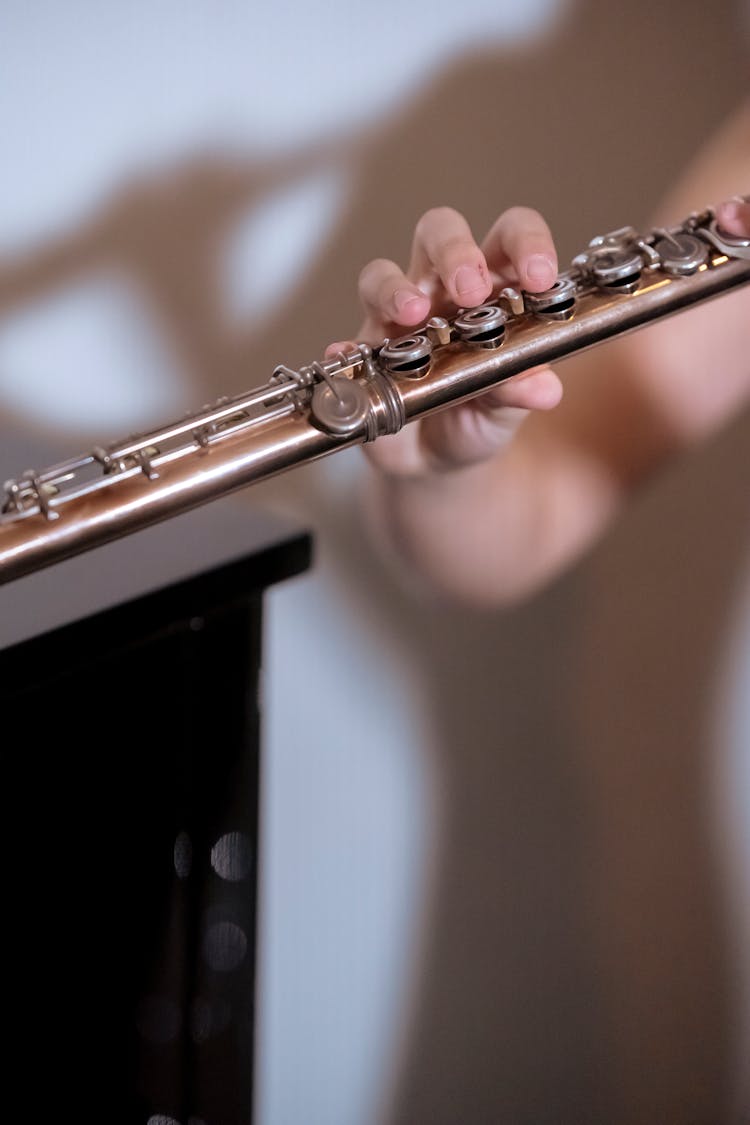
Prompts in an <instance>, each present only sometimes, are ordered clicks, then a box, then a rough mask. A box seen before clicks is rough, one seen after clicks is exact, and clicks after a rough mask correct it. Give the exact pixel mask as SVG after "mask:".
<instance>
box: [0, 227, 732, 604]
mask: <svg viewBox="0 0 750 1125" xmlns="http://www.w3.org/2000/svg"><path fill="white" fill-rule="evenodd" d="M748 283H750V239H748V238H737V237H734V236H732V235H730V234H728V233H727V232H726V231H724V230H722V229H721V228H720V227H719V226H718V224H717V222H716V216H715V212H714V210H713V208H710V207H709V208H707V209H706V210H704V211H702V212H700V213H698V212H696V213H693V214H691V215H689V216H688V217H687V218H686V219H685V220H684V221H683V222H682V223H680V224H678V225H676V226H672V227H669V228H659V229H654V230H652V231H650V232H649V233H647V234H640V233H639V232H638V231H636V230H634V229H633V228H631V227H624V228H622V229H621V230H616V231H613V232H611V233H610V234H606V235H600V236H597V237H596V238H593V239H592V240H591V242H590V243H589V245H588V247H587V248H586V250H585V251H583V253H581V254H578V255H577V256H576V257H575V258H573V260H572V262H571V264H570V267H569V268H568V269H567V270H565V271H564V272H562V273H560V274H559V275H558V278H557V280H556V282H555V284H554V285H553V286H552V288H551V289H548V290H547V291H546V292H544V293H528V292H525V291H523V290H518V289H514V288H511V287H507V288H504V289H502V290H501V291H500V292H499V293H498V294H497V296H496V297H495V298H494V299H493V300H492V301H491V302H489V303H486V304H484V305H481V306H480V307H478V308H473V309H461V310H458V312H457V314H456V315H455V316H454V317H453V318H451V319H446V318H443V317H432V318H431V319H430V320H428V321H427V323H426V324H425V326H424V327H423V328H421V329H419V330H417V331H415V332H412V333H410V334H409V335H405V336H402V337H399V338H398V339H386V340H384V341H383V342H382V343H381V344H380V345H379V346H377V347H370V346H368V345H367V344H364V343H360V344H357V345H356V346H352V347H351V348H350V349H348V350H346V351H342V352H340V353H339V354H338V355H337V356H335V357H332V358H326V359H323V360H318V361H315V362H313V363H310V364H308V365H305V366H303V367H300V368H299V369H298V370H293V369H292V368H290V367H286V366H284V365H281V366H279V367H277V368H276V369H275V370H274V372H273V374H272V375H271V378H270V380H269V381H268V382H267V383H265V384H263V385H262V386H259V387H257V388H256V389H254V390H251V391H249V392H248V393H247V394H242V395H238V396H236V397H232V398H222V399H219V400H218V401H217V402H215V403H214V404H213V405H212V406H209V407H207V408H204V409H203V410H201V411H199V412H197V413H194V414H189V415H188V416H187V417H185V418H183V419H182V420H179V421H175V422H173V423H172V424H170V425H167V426H164V427H162V428H160V429H155V430H152V431H151V432H148V433H142V434H137V435H133V436H131V437H128V438H126V439H125V440H123V441H119V442H116V443H114V444H110V445H108V446H96V447H94V448H93V449H92V450H91V451H90V452H89V453H85V454H83V455H81V456H80V457H74V458H72V459H70V460H67V461H63V462H61V463H60V464H57V465H54V466H52V467H51V468H48V469H45V470H44V471H42V472H35V471H33V470H28V471H26V472H24V473H23V474H22V475H21V476H19V477H17V478H16V479H14V480H10V481H8V482H7V483H6V484H5V493H4V498H3V503H2V508H1V509H0V584H4V583H7V582H10V581H12V580H14V579H16V578H20V577H22V576H23V575H26V574H30V573H32V572H34V571H38V570H41V569H42V568H44V567H47V566H50V565H52V564H54V563H57V562H60V561H62V560H63V559H66V558H70V557H72V556H74V555H78V554H81V553H83V552H84V551H87V550H90V549H91V548H93V547H97V546H100V545H102V544H104V543H107V542H110V541H112V540H115V539H118V538H121V537H122V536H125V535H128V534H130V533H132V532H135V531H138V530H140V529H142V528H145V527H148V526H150V525H152V524H155V523H158V522H160V521H162V520H165V519H168V518H170V517H172V516H175V515H178V514H180V513H181V512H185V511H187V510H189V509H192V508H196V507H198V506H199V505H202V504H205V503H207V502H209V501H211V500H214V499H217V498H218V497H221V496H224V495H227V494H228V493H230V492H233V491H235V490H237V489H240V488H244V487H246V486H247V485H250V484H253V483H255V482H258V481H261V480H264V479H267V478H269V477H271V476H275V475H277V474H279V473H282V472H285V471H286V470H289V469H293V468H295V467H297V466H299V465H302V464H304V463H308V462H311V461H314V460H317V459H318V458H321V457H324V456H326V455H327V454H329V453H334V452H335V451H336V450H339V449H346V448H348V447H350V446H352V445H355V444H357V443H364V442H371V441H376V440H377V439H378V438H379V437H381V436H383V435H385V434H395V433H396V432H397V431H398V430H400V429H401V428H402V427H403V426H404V425H406V424H407V423H408V422H411V421H414V420H415V419H418V418H421V417H423V416H425V415H427V414H430V413H432V412H434V411H436V410H440V409H442V408H444V407H447V406H450V405H453V404H456V403H459V402H463V401H466V400H467V399H470V398H472V397H473V396H475V395H479V394H481V393H482V392H483V391H487V390H488V389H489V388H491V387H494V386H496V385H497V384H499V383H502V382H504V381H505V380H507V379H511V378H513V376H514V375H519V374H520V373H522V372H524V371H527V370H528V369H529V368H531V367H536V366H538V365H540V364H546V363H553V362H555V361H556V360H559V359H562V358H564V357H566V356H569V355H571V354H573V353H574V352H579V351H582V350H584V349H586V348H590V347H592V346H594V345H596V344H599V343H602V342H604V341H606V340H608V339H611V338H612V337H614V336H619V335H621V334H623V333H625V332H630V331H632V330H634V329H638V328H642V327H644V326H646V325H648V324H649V323H651V322H653V321H655V320H658V319H661V318H663V317H667V316H670V315H672V314H673V313H678V312H680V311H681V310H683V309H686V308H688V307H690V306H691V305H695V304H697V303H699V302H702V301H706V300H709V299H710V298H712V297H718V296H719V295H721V294H723V293H726V292H728V291H730V290H733V289H736V288H737V287H739V286H742V285H747V284H748Z"/></svg>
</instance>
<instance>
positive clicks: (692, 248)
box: [654, 231, 708, 277]
mask: <svg viewBox="0 0 750 1125" xmlns="http://www.w3.org/2000/svg"><path fill="white" fill-rule="evenodd" d="M654 250H655V251H656V253H657V254H658V255H659V257H660V259H661V268H662V270H663V271H664V273H668V274H672V275H673V276H675V277H686V276H688V275H689V274H691V273H695V271H696V270H697V269H699V268H700V267H701V266H702V265H703V263H704V262H705V261H706V260H707V258H708V247H707V246H706V244H705V242H702V241H701V239H700V238H696V236H695V235H694V234H688V233H687V232H686V231H678V232H677V233H676V234H665V235H664V237H663V238H660V239H659V240H658V242H656V243H655V245H654Z"/></svg>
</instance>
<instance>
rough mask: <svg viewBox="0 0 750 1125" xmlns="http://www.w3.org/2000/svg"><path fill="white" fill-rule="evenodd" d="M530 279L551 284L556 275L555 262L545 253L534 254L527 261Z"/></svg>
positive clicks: (527, 271)
mask: <svg viewBox="0 0 750 1125" xmlns="http://www.w3.org/2000/svg"><path fill="white" fill-rule="evenodd" d="M526 277H527V278H528V279H529V281H534V282H539V283H540V284H541V283H544V284H547V285H551V284H552V281H553V280H554V277H555V263H554V262H553V261H552V259H551V258H548V257H547V256H546V255H545V254H532V255H531V257H530V258H529V259H528V260H527V262H526Z"/></svg>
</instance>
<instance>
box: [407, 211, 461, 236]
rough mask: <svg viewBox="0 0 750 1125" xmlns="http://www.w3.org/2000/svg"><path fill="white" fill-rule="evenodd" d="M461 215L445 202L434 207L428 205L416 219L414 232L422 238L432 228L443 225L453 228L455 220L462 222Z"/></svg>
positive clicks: (436, 228)
mask: <svg viewBox="0 0 750 1125" xmlns="http://www.w3.org/2000/svg"><path fill="white" fill-rule="evenodd" d="M462 221H463V216H462V215H461V213H460V212H459V211H457V210H456V208H455V207H450V206H448V205H447V204H441V205H438V206H436V207H430V208H429V209H428V210H427V211H425V212H424V213H423V214H422V215H421V216H420V218H419V219H418V220H417V225H416V228H415V233H416V235H417V237H418V238H424V236H425V235H428V234H429V233H430V232H432V231H434V230H439V229H441V228H444V227H448V228H453V227H454V226H455V224H456V222H462Z"/></svg>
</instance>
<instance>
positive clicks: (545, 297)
mask: <svg viewBox="0 0 750 1125" xmlns="http://www.w3.org/2000/svg"><path fill="white" fill-rule="evenodd" d="M523 300H524V305H525V307H526V311H527V312H530V313H533V315H534V316H541V317H543V318H544V319H545V320H570V318H571V317H572V315H573V311H574V309H575V303H576V283H575V281H574V280H573V278H571V277H558V279H557V281H556V282H555V284H554V285H553V286H552V287H551V288H550V289H545V290H544V292H543V293H527V292H526V290H524V293H523Z"/></svg>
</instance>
